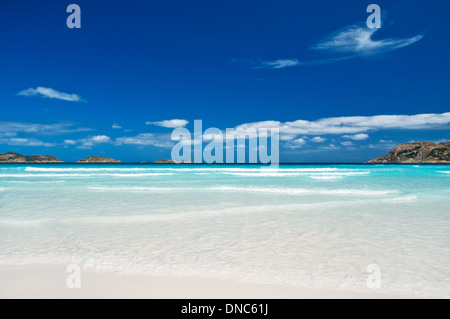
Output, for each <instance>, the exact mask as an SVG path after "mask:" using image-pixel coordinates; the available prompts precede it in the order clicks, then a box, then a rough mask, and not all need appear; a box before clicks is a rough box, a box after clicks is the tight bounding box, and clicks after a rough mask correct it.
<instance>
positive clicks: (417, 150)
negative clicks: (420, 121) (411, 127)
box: [368, 142, 450, 164]
mask: <svg viewBox="0 0 450 319" xmlns="http://www.w3.org/2000/svg"><path fill="white" fill-rule="evenodd" d="M368 163H370V164H390V163H393V164H395V163H399V164H421V163H425V164H426V163H428V164H445V163H450V142H445V143H441V144H436V143H430V142H417V143H408V144H403V145H399V146H396V147H394V148H393V149H392V150H391V151H390V152H389V153H388V154H387V155H385V156H381V157H379V158H377V159H374V160H372V161H369V162H368Z"/></svg>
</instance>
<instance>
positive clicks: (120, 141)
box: [116, 133, 174, 148]
mask: <svg viewBox="0 0 450 319" xmlns="http://www.w3.org/2000/svg"><path fill="white" fill-rule="evenodd" d="M116 145H138V146H155V147H161V148H171V147H173V145H174V143H173V142H172V141H171V140H170V134H151V133H141V134H139V135H137V136H132V137H118V138H116Z"/></svg>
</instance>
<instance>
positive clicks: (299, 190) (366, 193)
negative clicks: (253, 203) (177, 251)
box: [210, 186, 396, 196]
mask: <svg viewBox="0 0 450 319" xmlns="http://www.w3.org/2000/svg"><path fill="white" fill-rule="evenodd" d="M210 190H212V191H222V192H252V193H271V194H288V195H344V196H348V195H360V196H386V195H389V194H394V193H396V191H393V190H361V189H305V188H261V187H230V186H222V187H213V188H210Z"/></svg>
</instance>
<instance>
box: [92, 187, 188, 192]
mask: <svg viewBox="0 0 450 319" xmlns="http://www.w3.org/2000/svg"><path fill="white" fill-rule="evenodd" d="M88 190H93V191H112V192H122V191H136V192H171V191H172V192H176V191H186V190H192V188H175V187H173V188H172V187H88Z"/></svg>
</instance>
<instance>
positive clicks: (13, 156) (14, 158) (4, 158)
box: [0, 153, 63, 163]
mask: <svg viewBox="0 0 450 319" xmlns="http://www.w3.org/2000/svg"><path fill="white" fill-rule="evenodd" d="M0 163H63V161H61V160H60V159H58V158H57V157H55V156H51V155H31V156H24V155H22V154H19V153H2V154H0Z"/></svg>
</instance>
